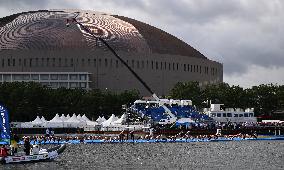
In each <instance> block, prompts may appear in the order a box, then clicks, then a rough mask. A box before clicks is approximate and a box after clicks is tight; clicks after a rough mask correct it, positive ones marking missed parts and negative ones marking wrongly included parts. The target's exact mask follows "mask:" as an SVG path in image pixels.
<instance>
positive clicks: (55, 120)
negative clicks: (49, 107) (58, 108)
mask: <svg viewBox="0 0 284 170" xmlns="http://www.w3.org/2000/svg"><path fill="white" fill-rule="evenodd" d="M48 122H49V123H51V122H62V119H61V118H60V117H59V115H58V114H56V115H55V116H54V118H53V119H51V120H50V121H48Z"/></svg>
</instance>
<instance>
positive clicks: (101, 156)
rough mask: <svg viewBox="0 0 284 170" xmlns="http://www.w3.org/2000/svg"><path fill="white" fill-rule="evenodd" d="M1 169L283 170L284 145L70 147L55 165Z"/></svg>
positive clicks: (17, 165)
mask: <svg viewBox="0 0 284 170" xmlns="http://www.w3.org/2000/svg"><path fill="white" fill-rule="evenodd" d="M0 169H13V170H16V169H19V170H23V169H32V170H34V169H39V170H45V169H46V170H47V169H48V170H52V169H81V170H82V169H84V170H86V169H272V170H276V169H282V170H283V169H284V142H283V141H231V142H193V143H134V144H133V143H114V144H110V143H109V144H107V143H106V144H77V145H72V144H70V145H68V146H67V149H66V150H65V152H64V153H63V154H62V155H60V157H59V158H58V159H56V160H55V161H52V162H37V163H26V164H14V165H0Z"/></svg>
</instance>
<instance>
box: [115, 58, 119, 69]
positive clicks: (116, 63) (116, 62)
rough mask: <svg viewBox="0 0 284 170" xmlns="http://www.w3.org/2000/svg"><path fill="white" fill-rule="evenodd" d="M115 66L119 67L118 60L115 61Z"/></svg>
mask: <svg viewBox="0 0 284 170" xmlns="http://www.w3.org/2000/svg"><path fill="white" fill-rule="evenodd" d="M115 67H116V68H118V60H116V61H115Z"/></svg>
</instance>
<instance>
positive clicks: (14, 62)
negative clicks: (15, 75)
mask: <svg viewBox="0 0 284 170" xmlns="http://www.w3.org/2000/svg"><path fill="white" fill-rule="evenodd" d="M15 65H16V60H15V59H14V58H13V67H15Z"/></svg>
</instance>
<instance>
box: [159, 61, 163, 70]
mask: <svg viewBox="0 0 284 170" xmlns="http://www.w3.org/2000/svg"><path fill="white" fill-rule="evenodd" d="M160 65H161V67H160V69H161V70H163V62H161V64H160Z"/></svg>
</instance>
